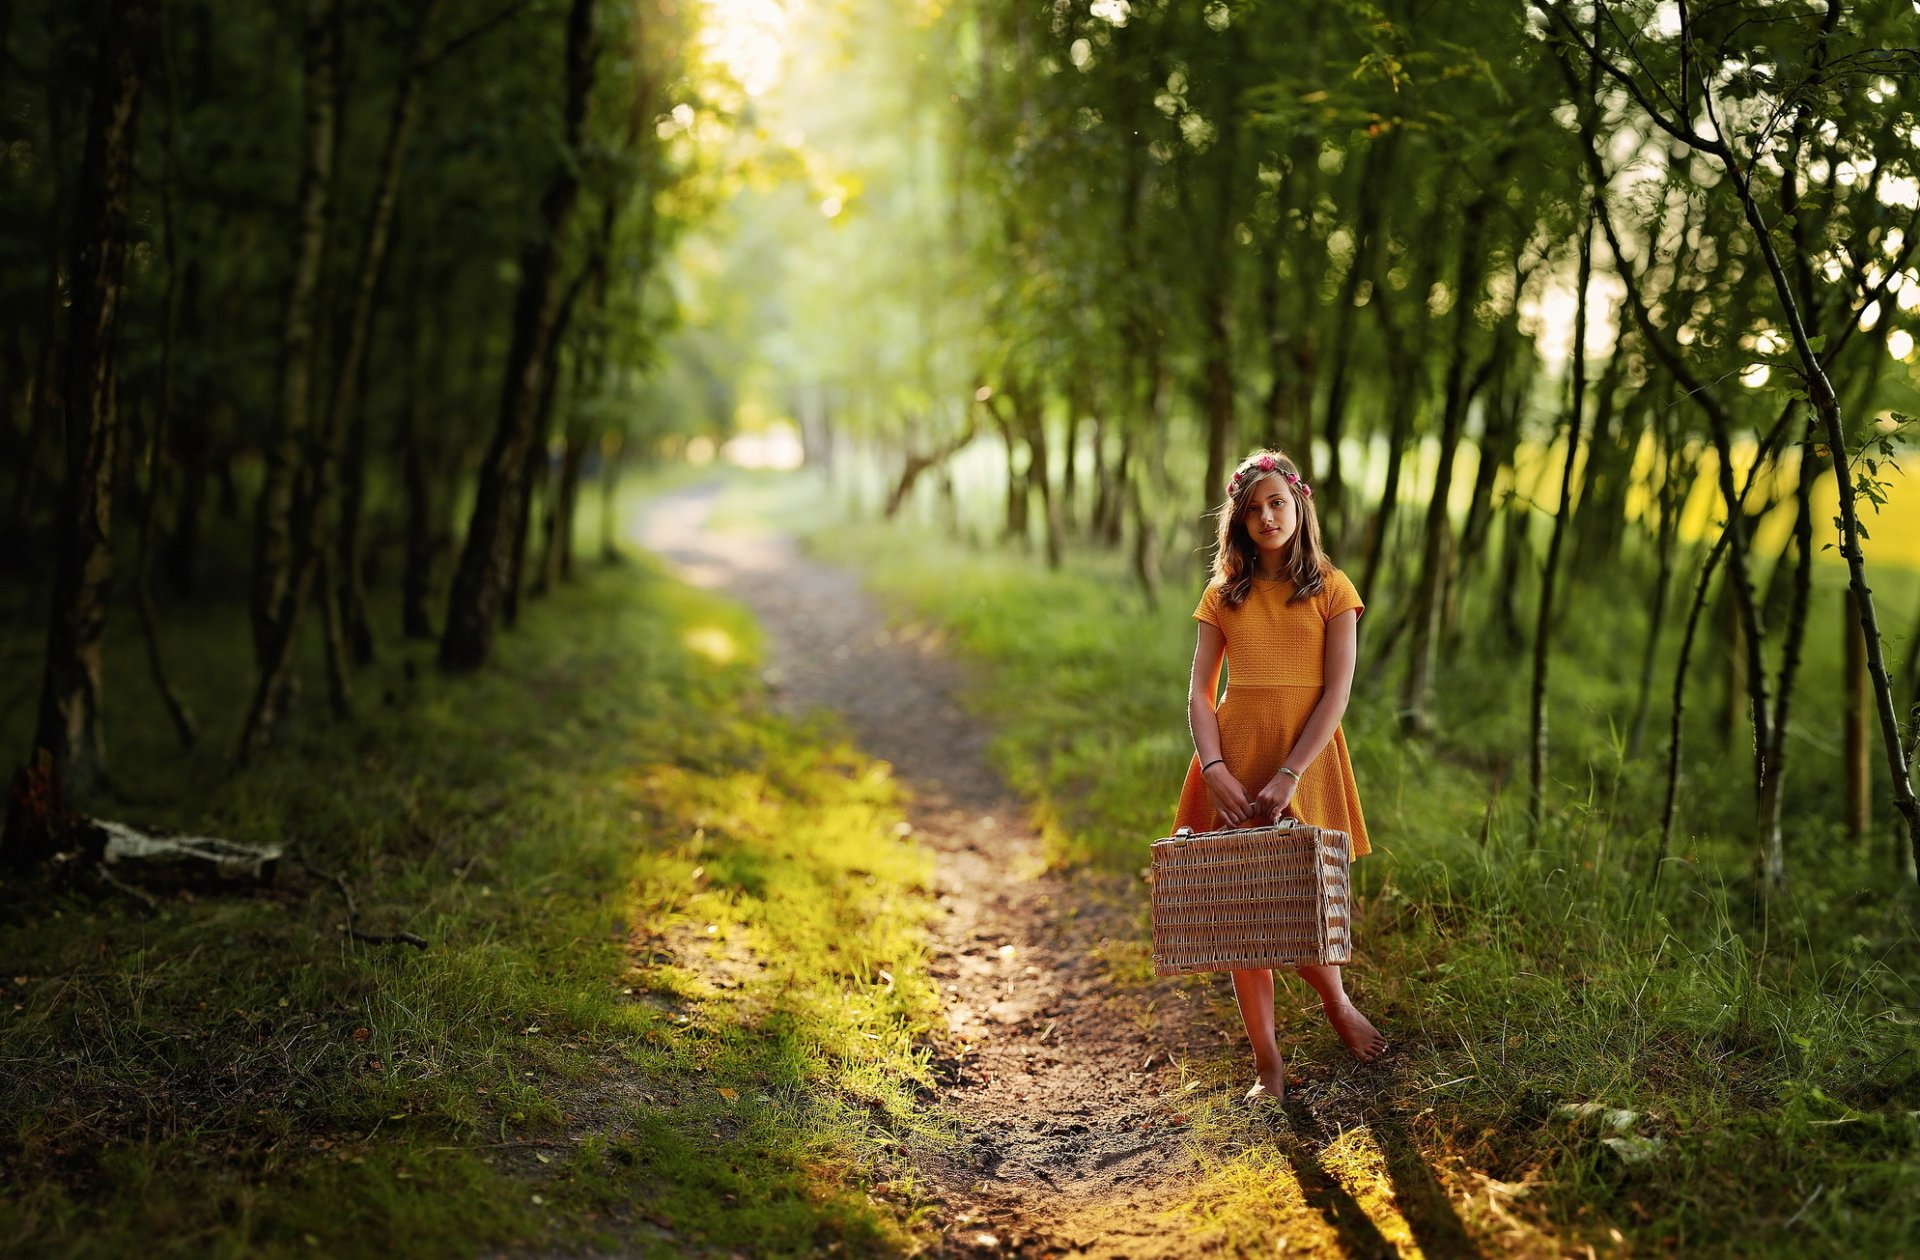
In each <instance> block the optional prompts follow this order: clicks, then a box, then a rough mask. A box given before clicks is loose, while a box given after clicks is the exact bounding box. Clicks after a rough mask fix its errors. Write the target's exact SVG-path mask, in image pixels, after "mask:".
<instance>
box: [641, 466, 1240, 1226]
mask: <svg viewBox="0 0 1920 1260" xmlns="http://www.w3.org/2000/svg"><path fill="white" fill-rule="evenodd" d="M719 492H720V487H718V486H715V485H707V486H701V487H697V488H694V489H690V490H685V491H680V492H677V493H674V494H672V495H667V496H663V497H661V498H660V499H658V500H655V501H654V502H653V503H652V504H650V505H649V510H648V512H647V514H646V517H645V521H644V524H643V527H642V534H641V541H642V542H643V543H644V544H645V545H646V546H647V547H648V548H649V549H651V550H653V551H654V552H655V553H657V554H658V555H660V556H661V557H663V558H664V559H665V560H666V561H667V562H668V563H669V564H670V565H672V566H673V567H674V568H675V569H676V570H677V571H678V573H679V575H680V576H681V577H682V579H683V580H687V581H690V582H692V583H694V584H696V585H700V586H704V587H708V588H711V589H717V590H721V591H724V592H725V593H727V594H728V595H730V596H732V597H734V598H737V599H739V600H740V601H741V602H743V603H744V604H746V605H747V606H748V607H749V608H750V609H751V610H752V611H753V612H754V614H755V615H756V616H757V617H758V618H759V620H760V622H761V624H762V626H763V627H764V628H765V632H766V635H767V639H768V675H769V680H770V681H771V682H772V683H773V684H774V686H775V687H776V690H777V695H778V698H779V702H780V704H781V705H782V707H783V708H784V709H785V710H786V711H788V712H790V713H794V714H796V715H798V714H804V713H806V712H809V711H811V710H814V709H820V708H824V709H828V710H831V711H833V712H835V713H837V714H839V715H841V717H842V718H843V719H844V721H845V723H846V726H847V729H848V730H849V732H850V733H851V734H852V735H853V737H854V738H855V739H856V741H857V742H858V743H859V745H860V746H861V748H862V749H863V750H864V751H865V752H866V753H868V754H869V755H871V756H874V757H878V758H882V759H884V760H886V761H888V762H890V763H892V765H893V766H894V768H895V771H896V774H897V775H898V777H900V778H901V779H902V780H904V783H905V786H906V787H907V788H908V789H909V790H910V798H909V806H908V820H909V821H910V822H911V824H912V825H913V827H914V830H915V832H916V834H917V836H918V838H919V840H920V842H921V843H922V844H923V845H925V846H926V847H927V848H928V849H929V850H930V851H931V852H932V853H933V855H934V859H935V867H936V876H935V884H936V886H935V890H934V892H935V896H936V897H937V898H938V900H939V904H940V906H941V908H942V909H943V910H944V911H945V913H944V914H943V915H941V916H940V917H939V919H938V920H937V921H936V923H935V926H934V929H933V940H932V942H931V945H932V953H933V962H932V974H933V976H934V977H935V979H936V980H937V981H938V983H939V984H940V987H941V989H942V992H943V994H944V996H945V999H946V1014H947V1026H948V1034H949V1035H948V1039H947V1046H946V1047H945V1048H944V1051H945V1052H944V1054H943V1056H942V1059H941V1063H940V1066H941V1069H942V1071H941V1076H942V1081H943V1089H942V1092H941V1095H940V1102H941V1104H942V1106H943V1107H944V1108H945V1109H946V1110H947V1111H948V1112H949V1113H950V1114H951V1115H953V1116H954V1117H955V1118H957V1119H958V1120H959V1122H960V1124H961V1126H962V1135H963V1140H962V1143H961V1144H960V1146H959V1147H958V1148H957V1149H956V1150H949V1151H932V1150H919V1151H915V1152H914V1155H913V1158H914V1162H915V1164H916V1166H917V1167H918V1169H919V1172H920V1175H921V1176H922V1177H923V1178H925V1180H926V1182H927V1184H928V1185H930V1186H931V1187H933V1188H934V1190H933V1193H932V1194H931V1195H930V1196H929V1197H930V1198H931V1199H932V1200H933V1201H934V1202H935V1203H936V1204H938V1206H939V1215H938V1217H937V1218H936V1222H935V1223H936V1224H937V1226H938V1228H939V1229H940V1234H941V1238H940V1243H939V1249H938V1253H937V1254H941V1255H951V1256H959V1255H970V1254H1004V1253H1006V1252H1008V1251H1017V1252H1021V1253H1026V1254H1035V1255H1097V1256H1103V1257H1107V1256H1128V1257H1147V1256H1170V1255H1187V1254H1192V1252H1193V1251H1194V1250H1195V1248H1194V1246H1193V1245H1192V1242H1191V1241H1189V1240H1186V1239H1183V1238H1182V1237H1181V1236H1180V1234H1178V1233H1176V1232H1174V1231H1172V1230H1170V1229H1169V1227H1168V1224H1167V1222H1166V1221H1164V1220H1163V1219H1161V1214H1162V1212H1163V1211H1164V1210H1165V1209H1166V1208H1167V1207H1169V1206H1171V1205H1172V1204H1174V1203H1176V1202H1178V1201H1180V1200H1181V1199H1182V1198H1184V1197H1185V1196H1186V1193H1187V1192H1188V1191H1189V1190H1190V1187H1191V1181H1192V1178H1193V1176H1194V1174H1195V1172H1196V1164H1195V1161H1194V1159H1193V1157H1192V1155H1191V1154H1190V1153H1189V1152H1188V1150H1187V1149H1186V1146H1185V1144H1184V1142H1183V1137H1184V1133H1183V1131H1182V1129H1181V1128H1180V1126H1179V1124H1178V1123H1177V1120H1176V1118H1175V1117H1176V1111H1175V1107H1174V1106H1173V1105H1170V1104H1171V1102H1172V1100H1171V1099H1168V1098H1166V1097H1165V1095H1166V1094H1167V1092H1168V1091H1170V1090H1172V1089H1174V1088H1176V1080H1177V1078H1176V1077H1175V1075H1174V1074H1173V1073H1172V1072H1171V1071H1169V1069H1170V1068H1171V1065H1172V1062H1173V1059H1174V1058H1175V1057H1176V1056H1177V1057H1179V1058H1185V1057H1186V1056H1187V1054H1188V1051H1189V1044H1190V1042H1191V1043H1192V1044H1196V1045H1203V1046H1204V1045H1208V1044H1211V1043H1214V1042H1217V1040H1218V1038H1219V1033H1218V1032H1217V1031H1209V1030H1208V1029H1207V1027H1206V1026H1205V1021H1204V1019H1203V1018H1202V1011H1201V1000H1202V999H1201V996H1200V995H1199V994H1198V993H1196V992H1195V990H1194V989H1193V988H1192V987H1191V986H1190V985H1186V984H1183V983H1181V982H1178V981H1161V982H1156V983H1154V984H1152V985H1149V986H1145V987H1135V986H1131V985H1129V986H1127V987H1124V988H1123V987H1120V986H1117V985H1115V984H1114V983H1113V982H1112V981H1111V980H1109V979H1108V977H1107V975H1106V974H1105V967H1104V965H1103V964H1102V963H1101V962H1100V961H1099V960H1098V959H1097V958H1096V957H1095V951H1096V950H1097V949H1098V947H1099V945H1100V942H1101V941H1102V940H1103V939H1107V938H1112V939H1116V940H1127V939H1132V938H1136V937H1137V936H1138V935H1139V933H1140V931H1141V928H1140V926H1139V923H1138V919H1137V917H1136V914H1137V912H1136V911H1135V909H1134V908H1133V906H1134V905H1135V904H1137V903H1136V902H1135V901H1134V900H1133V899H1131V898H1130V897H1128V896H1127V890H1126V889H1125V888H1124V886H1123V885H1122V884H1121V883H1119V882H1116V881H1115V880H1113V879H1111V878H1103V877H1099V876H1095V875H1091V874H1088V873H1086V872H1076V873H1074V874H1073V876H1072V879H1071V881H1070V882H1069V880H1067V879H1065V878H1062V877H1061V876H1059V875H1056V874H1052V873H1046V872H1044V871H1043V869H1042V867H1043V864H1042V860H1041V857H1040V842H1039V838H1038V836H1037V835H1036V834H1035V832H1034V829H1033V828H1032V826H1031V825H1030V824H1029V823H1028V821H1027V819H1026V814H1025V810H1024V808H1023V807H1022V806H1021V805H1020V804H1019V802H1018V801H1016V800H1015V799H1014V798H1013V797H1012V795H1011V794H1010V793H1009V792H1008V791H1007V789H1006V787H1005V785H1004V784H1003V783H1002V782H1001V781H1000V779H999V777H998V775H997V774H995V773H994V771H993V770H992V769H991V768H990V766H989V764H988V761H987V755H986V748H987V741H988V738H989V732H988V731H987V730H986V729H985V728H984V727H983V726H982V725H981V724H980V723H979V722H977V721H975V720H974V719H972V718H970V717H968V716H967V715H966V714H965V713H963V712H962V711H961V708H960V706H959V703H958V697H959V696H960V695H961V694H962V692H963V691H964V689H965V687H966V685H967V674H966V670H965V668H964V667H963V666H962V665H961V664H960V663H958V662H956V661H954V660H952V659H951V658H949V657H948V656H946V655H945V654H944V653H943V652H942V651H941V649H940V648H939V646H938V645H937V644H936V643H933V642H931V641H929V640H927V639H925V638H916V637H913V636H910V635H896V634H894V633H892V632H890V631H889V628H888V626H887V619H886V617H885V615H884V614H883V613H882V612H881V611H880V609H879V608H878V607H877V606H876V605H875V603H874V601H873V599H872V598H871V597H870V596H868V595H867V594H866V593H865V591H863V590H862V589H861V585H860V582H859V579H858V578H857V577H856V576H855V575H854V574H852V573H850V572H848V571H846V570H843V569H839V568H836V567H834V566H831V565H827V564H823V563H821V562H819V561H817V560H814V559H811V558H809V557H807V556H806V555H804V554H803V553H802V552H801V551H800V549H799V548H798V546H797V545H796V544H795V542H794V540H793V539H791V538H789V537H785V536H781V535H777V534H770V533H757V532H745V531H735V532H716V531H713V530H709V529H708V527H707V526H708V521H709V518H710V516H711V512H712V508H713V504H714V501H715V499H716V498H717V497H718V494H719Z"/></svg>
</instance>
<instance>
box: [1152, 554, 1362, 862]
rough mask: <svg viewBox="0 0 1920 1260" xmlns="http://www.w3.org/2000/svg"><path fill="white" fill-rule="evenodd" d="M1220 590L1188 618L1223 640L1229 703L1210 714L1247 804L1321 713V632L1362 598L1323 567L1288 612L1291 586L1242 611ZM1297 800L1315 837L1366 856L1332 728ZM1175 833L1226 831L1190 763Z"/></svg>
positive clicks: (1340, 745) (1264, 589) (1256, 594)
mask: <svg viewBox="0 0 1920 1260" xmlns="http://www.w3.org/2000/svg"><path fill="white" fill-rule="evenodd" d="M1222 589H1223V588H1222V586H1221V585H1220V584H1219V583H1217V582H1216V583H1210V584H1209V585H1208V586H1207V591H1206V594H1205V595H1203V596H1201V599H1200V606H1199V607H1198V608H1196V609H1194V610H1193V617H1194V620H1195V621H1205V622H1209V623H1211V624H1212V625H1215V626H1218V627H1219V628H1220V632H1221V633H1222V634H1223V635H1225V636H1226V640H1227V694H1226V696H1225V697H1224V698H1223V699H1222V700H1221V701H1220V705H1219V708H1218V709H1216V710H1215V712H1216V713H1217V715H1218V716H1219V719H1220V755H1221V756H1222V757H1224V758H1226V762H1227V769H1228V770H1229V771H1230V772H1231V773H1232V774H1233V777H1234V778H1236V779H1238V780H1239V781H1240V785H1241V786H1242V787H1244V788H1245V789H1246V791H1247V795H1248V796H1252V795H1253V794H1254V793H1255V792H1258V791H1259V790H1260V789H1261V788H1263V787H1265V786H1266V784H1267V781H1268V780H1269V779H1271V778H1273V776H1274V775H1275V774H1277V773H1279V770H1280V763H1281V762H1282V761H1284V760H1286V757H1287V754H1288V753H1290V752H1292V751H1293V744H1294V741H1295V740H1297V739H1299V738H1300V732H1301V731H1302V730H1303V729H1304V728H1305V727H1306V724H1307V719H1308V718H1309V717H1311V716H1312V714H1313V709H1314V706H1315V705H1317V704H1318V703H1320V691H1321V678H1322V672H1323V666H1324V664H1325V661H1326V640H1327V622H1328V621H1330V620H1332V619H1333V618H1334V617H1335V616H1337V615H1338V614H1340V613H1342V612H1345V611H1346V610H1347V609H1349V608H1352V609H1356V610H1364V609H1365V608H1366V605H1365V604H1364V603H1362V602H1361V600H1360V594H1359V592H1358V591H1356V590H1354V588H1353V583H1352V581H1350V580H1349V579H1348V577H1347V575H1346V574H1345V573H1342V572H1341V571H1340V570H1339V569H1336V568H1331V567H1329V568H1328V570H1327V575H1326V580H1325V581H1324V582H1323V583H1322V584H1321V588H1320V591H1319V593H1318V594H1316V595H1314V596H1312V597H1310V598H1308V599H1303V600H1301V601H1300V602H1299V603H1297V604H1294V603H1288V602H1287V601H1288V599H1289V597H1291V596H1292V594H1293V592H1294V589H1295V588H1294V583H1293V580H1292V579H1291V578H1280V579H1278V580H1274V581H1269V580H1267V579H1265V578H1258V577H1256V578H1255V579H1254V580H1253V591H1252V593H1251V594H1249V595H1248V596H1247V599H1246V602H1245V603H1243V604H1241V605H1240V607H1238V608H1229V607H1228V606H1227V604H1226V601H1225V600H1224V599H1222V598H1221V591H1222ZM1294 769H1296V770H1300V771H1301V774H1300V783H1299V786H1298V787H1297V788H1296V789H1295V791H1294V796H1293V813H1295V814H1296V815H1298V816H1299V818H1300V819H1301V821H1303V822H1307V823H1311V824H1312V825H1314V826H1316V827H1330V828H1332V829H1334V830H1335V831H1344V832H1346V833H1347V835H1348V836H1350V837H1352V839H1353V856H1354V857H1359V856H1360V855H1361V854H1363V853H1368V852H1371V851H1372V848H1373V846H1372V845H1371V844H1369V843H1368V842H1367V821H1366V819H1365V818H1364V817H1363V816H1362V815H1361V813H1360V791H1359V788H1358V786H1357V785H1356V784H1355V783H1354V780H1353V763H1352V761H1350V760H1349V759H1348V757H1347V737H1346V734H1345V732H1343V731H1342V730H1341V729H1340V728H1339V727H1337V726H1336V727H1334V730H1333V738H1332V739H1331V740H1329V741H1328V742H1327V746H1326V747H1325V748H1323V749H1321V750H1320V753H1319V755H1318V756H1316V757H1314V759H1313V761H1312V762H1311V763H1309V764H1308V765H1307V766H1306V767H1305V768H1304V769H1302V768H1301V767H1300V766H1298V765H1295V766H1294ZM1173 825H1174V828H1175V829H1176V830H1177V829H1179V828H1181V827H1191V828H1193V829H1194V830H1195V831H1216V830H1219V829H1220V828H1221V827H1222V826H1224V823H1223V822H1222V820H1221V818H1220V816H1219V815H1218V814H1217V813H1215V812H1214V808H1213V802H1212V801H1210V800H1208V799H1207V783H1206V780H1205V779H1203V778H1202V777H1201V776H1200V757H1199V755H1198V754H1195V756H1194V757H1193V759H1192V760H1191V761H1190V762H1188V763H1187V780H1186V783H1185V784H1184V785H1183V786H1182V787H1181V789H1180V807H1179V811H1178V812H1177V813H1176V814H1175V816H1174V821H1173Z"/></svg>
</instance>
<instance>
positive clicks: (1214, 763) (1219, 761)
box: [1200, 757, 1227, 774]
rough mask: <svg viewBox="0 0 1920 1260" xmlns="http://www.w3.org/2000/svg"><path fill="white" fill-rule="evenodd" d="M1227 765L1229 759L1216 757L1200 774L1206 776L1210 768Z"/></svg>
mask: <svg viewBox="0 0 1920 1260" xmlns="http://www.w3.org/2000/svg"><path fill="white" fill-rule="evenodd" d="M1225 764H1227V759H1226V758H1225V757H1215V758H1214V759H1213V760H1212V761H1209V762H1208V763H1207V764H1206V765H1204V766H1201V767H1200V773H1201V774H1205V773H1206V772H1207V770H1208V769H1209V768H1210V767H1212V766H1224V765H1225Z"/></svg>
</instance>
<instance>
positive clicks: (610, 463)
mask: <svg viewBox="0 0 1920 1260" xmlns="http://www.w3.org/2000/svg"><path fill="white" fill-rule="evenodd" d="M620 448H621V438H620V435H619V434H618V433H610V434H608V435H607V436H606V437H605V438H603V439H602V440H601V442H600V558H601V559H602V560H604V561H606V562H607V563H608V564H614V563H617V562H618V561H619V559H620V546H619V544H618V543H617V542H616V541H615V538H616V536H617V534H618V530H617V522H618V516H617V514H616V512H615V510H614V503H615V500H616V498H617V497H618V493H619V489H620Z"/></svg>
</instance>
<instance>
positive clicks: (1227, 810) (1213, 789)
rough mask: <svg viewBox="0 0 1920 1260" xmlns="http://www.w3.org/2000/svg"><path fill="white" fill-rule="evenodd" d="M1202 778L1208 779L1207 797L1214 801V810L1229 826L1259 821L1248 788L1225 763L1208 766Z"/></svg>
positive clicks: (1239, 825) (1242, 825) (1241, 825)
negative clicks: (1241, 783)
mask: <svg viewBox="0 0 1920 1260" xmlns="http://www.w3.org/2000/svg"><path fill="white" fill-rule="evenodd" d="M1201 778H1203V779H1205V780H1206V783H1207V799H1208V800H1209V801H1212V802H1213V811H1214V812H1215V813H1216V814H1218V815H1220V819H1221V821H1222V822H1224V823H1226V824H1227V825H1228V826H1229V827H1244V826H1246V825H1247V823H1248V822H1249V821H1257V820H1256V818H1255V814H1254V808H1253V803H1252V802H1251V801H1249V800H1248V799H1247V789H1245V788H1243V787H1241V786H1240V780H1238V779H1236V778H1234V777H1233V775H1232V774H1230V773H1228V771H1227V767H1226V765H1225V763H1221V764H1218V765H1212V766H1208V767H1207V769H1206V772H1205V773H1204V774H1202V775H1201Z"/></svg>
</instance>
